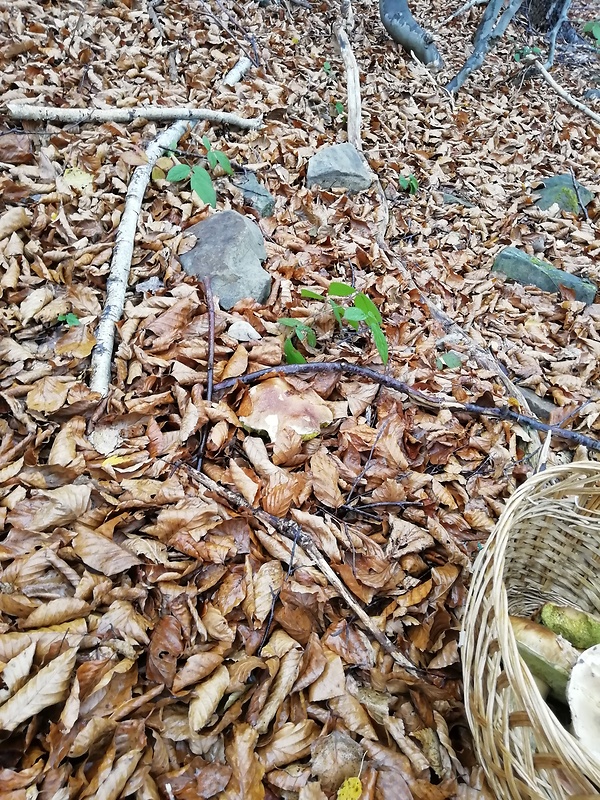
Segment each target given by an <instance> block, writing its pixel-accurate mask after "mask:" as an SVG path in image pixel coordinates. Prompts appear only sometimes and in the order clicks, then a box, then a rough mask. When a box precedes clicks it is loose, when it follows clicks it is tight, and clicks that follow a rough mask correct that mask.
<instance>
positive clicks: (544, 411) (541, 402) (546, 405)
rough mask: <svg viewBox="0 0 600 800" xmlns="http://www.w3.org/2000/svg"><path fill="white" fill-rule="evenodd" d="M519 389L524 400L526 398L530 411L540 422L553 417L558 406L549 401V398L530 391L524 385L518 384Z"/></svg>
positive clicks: (547, 420)
mask: <svg viewBox="0 0 600 800" xmlns="http://www.w3.org/2000/svg"><path fill="white" fill-rule="evenodd" d="M519 389H520V390H521V392H522V393H523V397H524V398H525V400H527V402H528V404H529V408H530V409H531V411H532V413H533V414H535V415H536V417H537V418H538V419H541V420H542V422H549V421H550V419H553V418H554V416H555V413H556V412H557V411H559V408H558V406H556V405H554V403H551V402H550V400H546V399H545V398H544V397H540V396H539V394H536V393H535V392H532V391H531V389H528V388H527V387H526V386H519Z"/></svg>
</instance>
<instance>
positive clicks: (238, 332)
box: [227, 319, 262, 342]
mask: <svg viewBox="0 0 600 800" xmlns="http://www.w3.org/2000/svg"><path fill="white" fill-rule="evenodd" d="M227 335H228V336H231V338H232V339H235V340H236V341H237V342H257V341H258V340H259V339H262V336H261V335H260V333H259V332H258V331H257V330H256V329H255V328H253V327H252V325H250V323H249V322H246V321H245V320H243V319H237V320H236V321H235V322H232V323H231V325H230V326H229V329H228V331H227Z"/></svg>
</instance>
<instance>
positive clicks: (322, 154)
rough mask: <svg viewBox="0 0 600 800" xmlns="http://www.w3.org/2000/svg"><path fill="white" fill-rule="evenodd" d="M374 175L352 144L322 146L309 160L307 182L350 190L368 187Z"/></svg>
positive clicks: (325, 187)
mask: <svg viewBox="0 0 600 800" xmlns="http://www.w3.org/2000/svg"><path fill="white" fill-rule="evenodd" d="M373 180H374V175H373V173H372V172H371V170H370V169H369V167H368V165H367V163H366V162H365V161H363V159H362V158H361V157H360V155H359V153H358V150H357V149H356V148H355V147H354V146H353V145H351V144H350V142H344V143H343V144H333V145H330V146H328V147H322V148H321V149H320V150H318V151H317V152H316V153H315V155H314V156H312V158H311V159H310V160H309V162H308V169H307V172H306V183H307V186H308V187H309V188H310V187H311V186H320V187H321V189H333V188H344V189H348V191H349V192H360V191H362V190H363V189H368V188H369V186H370V185H371V184H372V183H373Z"/></svg>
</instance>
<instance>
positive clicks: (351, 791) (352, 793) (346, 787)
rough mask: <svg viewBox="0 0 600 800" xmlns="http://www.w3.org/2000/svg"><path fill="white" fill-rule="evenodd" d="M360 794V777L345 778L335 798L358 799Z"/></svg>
mask: <svg viewBox="0 0 600 800" xmlns="http://www.w3.org/2000/svg"><path fill="white" fill-rule="evenodd" d="M361 794H362V783H361V780H360V778H346V780H345V781H344V782H343V783H342V785H341V786H340V788H339V789H338V793H337V800H358V798H359V797H360V796H361Z"/></svg>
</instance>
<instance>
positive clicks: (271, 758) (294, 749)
mask: <svg viewBox="0 0 600 800" xmlns="http://www.w3.org/2000/svg"><path fill="white" fill-rule="evenodd" d="M319 732H320V728H319V726H318V725H317V723H316V722H313V720H311V719H307V720H304V721H303V722H298V723H296V724H294V723H293V722H286V723H285V725H282V726H281V728H279V729H278V730H277V731H276V733H275V735H274V736H273V737H272V739H271V740H270V742H269V744H268V745H267V746H266V747H263V748H261V749H260V750H259V751H258V756H259V758H260V760H261V761H262V763H263V764H264V766H265V770H267V771H269V770H270V769H273V768H274V767H281V766H283V765H284V764H290V763H291V762H292V761H300V760H301V759H302V758H304V757H305V756H307V755H308V754H309V753H310V748H311V745H312V743H313V742H314V741H315V739H316V738H317V736H318V735H319Z"/></svg>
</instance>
